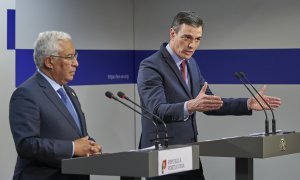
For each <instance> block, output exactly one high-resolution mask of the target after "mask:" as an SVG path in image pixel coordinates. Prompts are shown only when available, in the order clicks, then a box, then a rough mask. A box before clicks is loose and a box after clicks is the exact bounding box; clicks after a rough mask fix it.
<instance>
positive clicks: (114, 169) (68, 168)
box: [62, 145, 199, 179]
mask: <svg viewBox="0 0 300 180" xmlns="http://www.w3.org/2000/svg"><path fill="white" fill-rule="evenodd" d="M185 147H191V149H192V169H199V146H198V145H191V146H187V145H184V146H183V145H176V146H170V147H169V148H167V149H158V150H156V149H145V150H134V151H126V152H118V153H107V154H101V155H97V156H90V157H79V158H71V159H64V160H63V161H62V173H65V174H85V175H110V176H120V177H121V179H140V177H155V176H159V168H160V167H159V162H158V157H159V152H161V151H168V150H175V151H176V150H177V149H182V148H185Z"/></svg>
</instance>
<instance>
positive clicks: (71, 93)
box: [64, 86, 87, 136]
mask: <svg viewBox="0 0 300 180" xmlns="http://www.w3.org/2000/svg"><path fill="white" fill-rule="evenodd" d="M64 87H65V90H66V92H67V94H68V96H69V98H70V99H71V101H72V104H73V106H74V107H75V109H76V112H77V115H78V117H79V120H80V124H81V129H82V133H83V135H84V136H85V135H87V132H86V124H85V117H84V115H83V113H82V111H81V107H80V103H79V101H78V98H77V96H76V93H75V92H74V90H73V89H71V88H68V87H66V86H64Z"/></svg>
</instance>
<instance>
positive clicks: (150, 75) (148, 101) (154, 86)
mask: <svg viewBox="0 0 300 180" xmlns="http://www.w3.org/2000/svg"><path fill="white" fill-rule="evenodd" d="M163 81H164V76H163V75H162V73H161V72H160V71H159V70H158V69H156V68H155V66H154V65H152V64H151V62H149V61H146V62H142V63H141V65H140V68H139V73H138V78H137V84H138V90H139V95H140V98H141V102H142V104H144V106H145V107H146V109H147V110H149V111H150V112H152V113H154V114H156V115H157V116H159V117H160V118H161V119H163V120H164V121H166V122H169V121H182V120H183V119H184V111H183V110H184V102H185V100H184V99H182V100H180V99H178V98H179V97H177V102H174V103H169V102H168V100H167V97H166V94H165V93H166V92H165V87H164V86H165V84H164V83H163ZM173 99H175V98H173Z"/></svg>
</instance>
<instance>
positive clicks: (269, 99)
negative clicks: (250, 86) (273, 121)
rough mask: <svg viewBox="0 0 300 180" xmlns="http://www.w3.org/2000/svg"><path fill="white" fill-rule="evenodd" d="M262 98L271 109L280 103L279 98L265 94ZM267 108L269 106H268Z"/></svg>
mask: <svg viewBox="0 0 300 180" xmlns="http://www.w3.org/2000/svg"><path fill="white" fill-rule="evenodd" d="M264 99H265V100H266V101H267V103H268V104H269V105H270V107H271V108H272V109H276V108H278V107H279V106H280V105H281V99H280V98H278V97H273V96H265V97H264ZM268 109H269V108H268Z"/></svg>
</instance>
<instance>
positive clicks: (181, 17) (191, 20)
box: [171, 11, 203, 32]
mask: <svg viewBox="0 0 300 180" xmlns="http://www.w3.org/2000/svg"><path fill="white" fill-rule="evenodd" d="M182 24H187V25H190V26H193V27H200V26H201V27H203V20H202V19H201V18H200V17H199V16H198V15H197V14H196V13H195V12H191V11H181V12H179V13H178V14H176V16H175V17H174V19H173V22H172V26H171V28H173V29H174V30H175V31H176V32H178V31H179V27H180V25H182Z"/></svg>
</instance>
